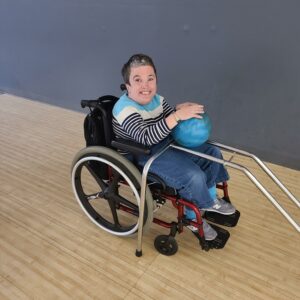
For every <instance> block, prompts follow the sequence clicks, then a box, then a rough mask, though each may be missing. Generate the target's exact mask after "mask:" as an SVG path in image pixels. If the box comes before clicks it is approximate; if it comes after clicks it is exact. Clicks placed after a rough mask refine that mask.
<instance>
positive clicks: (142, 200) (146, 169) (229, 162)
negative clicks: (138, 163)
mask: <svg viewBox="0 0 300 300" xmlns="http://www.w3.org/2000/svg"><path fill="white" fill-rule="evenodd" d="M208 143H209V144H211V145H215V146H217V147H219V148H221V149H225V150H228V151H231V152H233V155H232V156H231V158H230V159H229V160H224V159H219V158H215V157H213V156H210V155H207V154H204V153H200V152H196V151H193V150H191V149H187V148H184V147H181V146H178V145H175V144H173V143H172V142H170V143H169V144H168V145H167V146H166V147H165V148H163V149H161V151H159V152H157V153H156V154H155V155H153V156H152V157H150V158H149V160H148V161H147V162H146V164H145V166H144V168H143V173H142V182H141V197H140V213H139V223H138V239H137V249H136V255H137V256H141V255H142V238H143V222H144V210H145V197H146V186H147V176H148V173H149V169H150V166H151V164H152V163H153V162H154V160H156V159H157V158H158V157H159V156H160V155H162V154H163V153H164V152H165V151H166V150H167V149H168V148H170V147H171V148H174V149H178V150H181V151H185V152H188V153H191V154H194V155H196V156H199V157H203V158H205V159H208V160H211V161H214V162H217V163H220V164H223V165H224V166H225V167H226V166H228V167H231V168H234V169H236V170H239V171H241V172H243V173H244V174H245V175H246V176H247V177H248V178H249V179H250V180H251V181H252V182H253V183H254V185H255V186H256V187H257V188H258V189H259V190H260V191H261V192H262V193H263V195H265V196H266V197H267V198H268V200H270V202H271V203H272V204H273V205H274V206H275V207H276V208H277V210H278V211H279V212H280V213H281V214H282V215H283V216H284V217H285V218H286V219H287V221H288V222H289V223H290V224H291V225H292V226H293V227H294V228H295V229H296V230H297V231H298V232H300V226H299V225H298V224H297V222H296V221H295V220H294V219H293V218H292V217H291V216H290V215H289V214H288V212H287V211H286V210H285V209H284V208H283V207H282V206H281V205H280V204H279V203H278V201H276V200H275V199H274V197H273V196H272V195H271V194H270V193H269V192H268V191H267V190H266V189H265V188H264V186H263V185H262V184H261V183H260V182H259V181H258V180H257V178H256V177H255V176H254V175H253V174H252V173H251V172H250V171H249V170H248V169H247V168H246V167H244V166H242V165H240V164H237V163H233V162H232V159H233V157H234V155H235V154H236V153H238V154H240V155H242V156H247V157H250V158H252V159H253V160H254V161H255V162H256V163H257V164H258V165H259V166H260V167H261V169H262V170H263V171H264V172H265V173H266V174H267V175H268V176H269V177H270V178H271V179H272V180H273V181H274V182H275V184H276V185H277V186H279V187H280V188H281V190H282V191H283V192H284V193H285V194H286V195H287V196H288V197H289V198H290V200H292V201H293V202H294V203H295V204H296V206H297V207H298V208H300V202H299V200H297V199H296V197H295V196H294V195H293V194H292V193H291V192H290V191H289V190H288V189H287V188H286V187H285V186H284V185H283V183H282V182H281V181H280V180H279V179H278V178H277V177H276V176H275V175H274V174H273V173H272V171H271V170H270V169H269V168H268V167H267V166H266V165H265V164H264V163H263V162H262V161H261V160H260V159H259V158H258V157H256V156H255V155H253V154H251V153H249V152H246V151H243V150H240V149H236V148H233V147H230V146H227V145H223V144H220V143H217V142H213V141H209V142H208Z"/></svg>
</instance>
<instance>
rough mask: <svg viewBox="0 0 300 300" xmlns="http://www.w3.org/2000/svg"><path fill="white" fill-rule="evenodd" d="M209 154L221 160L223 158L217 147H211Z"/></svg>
mask: <svg viewBox="0 0 300 300" xmlns="http://www.w3.org/2000/svg"><path fill="white" fill-rule="evenodd" d="M207 152H208V153H207V154H208V155H211V156H213V157H216V158H220V159H222V158H223V155H222V152H221V150H220V149H219V148H218V147H216V146H210V147H209V148H208V151H207Z"/></svg>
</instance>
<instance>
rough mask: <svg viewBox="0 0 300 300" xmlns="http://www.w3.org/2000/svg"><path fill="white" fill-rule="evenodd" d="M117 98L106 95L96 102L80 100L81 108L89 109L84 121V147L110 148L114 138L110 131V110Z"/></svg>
mask: <svg viewBox="0 0 300 300" xmlns="http://www.w3.org/2000/svg"><path fill="white" fill-rule="evenodd" d="M117 100H118V98H117V97H115V96H111V95H106V96H102V97H99V98H98V99H97V100H82V101H81V106H82V107H83V108H84V107H86V106H87V107H89V108H90V113H89V114H88V115H87V116H86V117H85V120H84V137H85V141H86V146H106V147H111V141H112V140H113V138H114V133H113V129H112V109H113V107H114V105H115V103H116V101H117Z"/></svg>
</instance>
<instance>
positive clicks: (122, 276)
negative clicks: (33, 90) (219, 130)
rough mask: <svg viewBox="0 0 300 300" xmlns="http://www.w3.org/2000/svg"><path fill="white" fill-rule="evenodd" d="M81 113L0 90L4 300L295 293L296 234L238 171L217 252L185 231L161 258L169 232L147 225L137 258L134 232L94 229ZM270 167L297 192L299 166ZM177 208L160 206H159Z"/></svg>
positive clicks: (298, 268) (298, 269)
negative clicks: (83, 193)
mask: <svg viewBox="0 0 300 300" xmlns="http://www.w3.org/2000/svg"><path fill="white" fill-rule="evenodd" d="M78 105H79V103H78ZM83 119H84V114H83V113H78V112H74V111H69V110H66V109H62V108H58V107H54V106H50V105H46V104H42V103H39V102H34V101H30V100H27V99H22V98H19V97H14V96H11V95H7V94H3V95H0V159H1V160H0V162H1V165H0V181H1V186H0V190H1V192H0V299H197V300H199V299H205V300H208V299H223V300H224V299H239V300H240V299H263V300H265V299H300V239H299V237H300V235H299V233H297V232H296V231H295V230H294V229H293V228H292V227H291V225H290V224H289V223H287V222H286V220H285V219H284V218H283V217H282V216H281V214H280V213H279V212H278V211H277V210H275V208H274V207H273V206H272V204H271V203H270V202H269V201H268V200H267V199H266V198H265V197H264V196H263V195H262V194H261V193H260V192H259V191H258V190H257V189H256V188H255V186H254V185H253V184H252V183H251V182H250V181H249V180H248V179H247V178H246V177H245V176H244V175H243V174H240V173H237V172H236V171H234V170H230V174H231V181H230V194H231V198H232V200H233V202H234V204H235V205H236V206H237V207H238V209H239V210H240V211H241V219H240V222H239V224H238V226H237V227H236V228H232V229H230V232H231V238H230V240H229V242H228V243H227V245H226V247H225V248H224V249H223V250H212V251H209V252H204V251H201V250H200V248H199V246H198V242H197V240H196V239H195V238H194V236H193V235H192V233H191V232H188V231H186V230H185V231H184V234H181V235H179V236H178V237H177V241H178V243H179V251H178V253H177V254H176V255H175V256H172V257H165V256H163V255H160V254H159V253H157V252H156V251H155V249H154V247H153V240H154V238H155V236H156V235H158V234H163V233H167V231H166V229H163V228H162V227H159V226H157V225H154V224H153V226H152V228H151V229H150V231H149V232H148V233H147V234H146V235H145V236H144V243H143V253H144V255H143V257H141V258H137V257H135V255H134V253H135V248H136V240H135V239H133V238H118V237H114V236H112V235H109V234H107V233H105V232H103V231H102V230H100V229H98V228H96V226H95V225H94V224H92V223H91V222H90V221H89V219H88V218H87V217H86V216H85V215H84V213H83V212H82V211H81V209H80V207H79V205H78V204H77V202H76V200H75V197H74V195H73V193H72V189H71V184H70V164H71V161H72V158H73V156H74V155H75V153H76V152H77V151H78V150H79V149H81V148H83V147H84V140H83V131H82V123H83ZM240 161H242V162H243V163H244V164H245V165H246V166H248V167H249V168H252V170H253V172H255V174H257V177H258V178H259V179H261V180H262V181H263V183H265V184H266V185H267V186H268V187H269V189H270V191H271V192H272V194H273V195H274V196H275V197H277V198H279V199H281V200H280V201H281V203H282V204H283V205H284V207H285V208H286V209H287V210H288V211H289V212H290V213H291V214H292V215H293V216H294V217H295V218H296V219H297V220H298V223H299V222H300V213H299V210H298V211H297V210H296V209H295V208H294V206H293V205H292V204H290V201H289V200H288V199H287V198H286V197H285V196H284V195H283V194H282V193H281V191H280V190H279V189H278V188H277V187H276V186H275V185H274V184H273V182H272V181H271V180H269V179H265V178H264V177H263V176H262V173H261V172H259V170H258V168H257V167H256V166H255V165H254V164H253V163H252V162H249V161H248V160H246V159H242V160H240ZM237 162H239V160H237ZM269 166H270V168H271V169H272V170H273V171H274V172H275V174H277V175H278V177H279V178H280V179H281V180H282V181H283V182H284V183H285V184H286V185H287V187H288V188H289V189H290V190H291V191H292V192H293V193H294V194H295V195H296V196H297V197H298V198H299V197H300V179H299V178H300V171H295V170H292V169H287V168H283V167H280V166H276V165H271V164H269ZM174 212H175V211H174V210H173V209H171V208H170V207H168V206H166V207H164V208H162V209H161V210H160V212H159V214H160V215H164V216H165V217H166V218H172V217H173V216H174V217H175V214H174ZM174 217H173V218H174Z"/></svg>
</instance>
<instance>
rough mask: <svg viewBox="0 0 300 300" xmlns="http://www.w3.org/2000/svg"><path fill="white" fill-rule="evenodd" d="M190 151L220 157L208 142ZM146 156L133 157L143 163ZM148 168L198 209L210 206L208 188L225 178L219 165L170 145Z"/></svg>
mask: <svg viewBox="0 0 300 300" xmlns="http://www.w3.org/2000/svg"><path fill="white" fill-rule="evenodd" d="M166 142H167V140H164V141H162V142H161V143H159V144H157V145H155V146H153V147H152V148H151V155H153V154H154V153H156V152H157V151H158V150H159V149H161V148H162V147H164V146H165V144H166ZM192 150H194V151H198V152H202V153H205V154H208V155H211V156H214V157H216V158H221V159H222V153H221V151H220V150H219V148H217V147H215V146H212V145H210V144H206V143H205V144H203V145H201V146H200V147H196V148H193V149H192ZM151 155H150V156H151ZM150 156H147V155H140V156H139V157H138V158H137V162H138V164H139V165H140V166H144V165H145V164H146V162H147V160H148V159H149V158H150ZM149 171H150V172H151V173H154V174H156V175H158V176H159V177H160V178H161V179H162V180H163V181H164V182H165V183H166V184H167V185H168V186H170V187H173V188H175V189H176V190H177V192H178V194H179V195H180V197H182V198H183V199H186V200H189V201H191V202H193V203H195V204H196V205H197V206H198V207H199V208H207V207H211V206H212V205H213V199H212V198H211V196H210V194H209V191H208V189H209V188H211V187H213V186H215V185H216V184H217V183H219V182H223V181H227V180H228V179H229V175H228V173H227V171H226V169H225V168H224V166H223V165H222V164H219V163H216V162H213V161H209V160H207V159H204V158H201V157H199V156H196V155H193V154H190V153H187V152H183V151H180V150H178V149H174V148H169V149H168V150H166V151H165V152H164V153H163V154H162V155H160V156H159V157H158V158H157V159H156V160H155V161H154V162H153V163H152V165H151V166H150V170H149Z"/></svg>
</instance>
